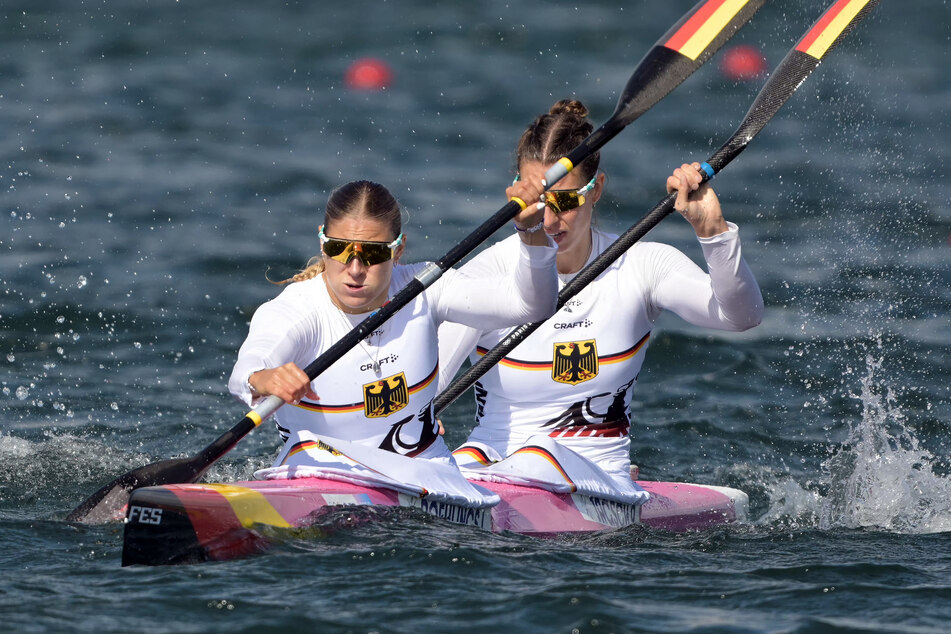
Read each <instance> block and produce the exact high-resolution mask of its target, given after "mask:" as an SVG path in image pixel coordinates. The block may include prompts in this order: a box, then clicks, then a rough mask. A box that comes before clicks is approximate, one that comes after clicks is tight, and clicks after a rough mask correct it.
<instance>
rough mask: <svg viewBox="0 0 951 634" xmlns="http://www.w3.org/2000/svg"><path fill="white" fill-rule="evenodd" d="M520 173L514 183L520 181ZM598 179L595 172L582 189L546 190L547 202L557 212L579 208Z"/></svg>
mask: <svg viewBox="0 0 951 634" xmlns="http://www.w3.org/2000/svg"><path fill="white" fill-rule="evenodd" d="M518 178H519V176H518V174H516V175H515V180H514V181H512V183H513V184H514V183H516V182H518ZM597 179H598V175H597V174H595V175H594V176H592V177H591V180H590V181H588V184H587V185H585V186H584V187H582V188H581V189H577V190H575V189H550V190H548V191H547V192H545V204H546V205H548V206H549V207H550V208H551V210H552V211H553V212H555V213H556V214H561V213H564V212H566V211H571V210H572V209H577V208H578V207H580V206H581V205H583V204H584V195H585V194H587V193H588V192H589V191H591V189H592V188H593V187H594V183H595V181H596V180H597Z"/></svg>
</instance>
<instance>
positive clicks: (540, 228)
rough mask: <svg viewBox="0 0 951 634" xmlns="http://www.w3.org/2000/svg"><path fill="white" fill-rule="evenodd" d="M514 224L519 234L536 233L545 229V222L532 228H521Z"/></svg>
mask: <svg viewBox="0 0 951 634" xmlns="http://www.w3.org/2000/svg"><path fill="white" fill-rule="evenodd" d="M512 224H513V226H514V227H515V230H516V231H518V232H519V233H535V232H537V231H541V230H542V229H544V228H545V221H544V220H542V221H541V222H539V223H538V224H537V225H532V226H531V227H519V226H518V223H517V222H514V223H512Z"/></svg>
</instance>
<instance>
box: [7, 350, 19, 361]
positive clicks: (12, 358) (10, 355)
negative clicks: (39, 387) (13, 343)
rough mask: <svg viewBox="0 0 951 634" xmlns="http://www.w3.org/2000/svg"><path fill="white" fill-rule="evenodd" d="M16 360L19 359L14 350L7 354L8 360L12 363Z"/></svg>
mask: <svg viewBox="0 0 951 634" xmlns="http://www.w3.org/2000/svg"><path fill="white" fill-rule="evenodd" d="M16 360H17V358H16V357H15V356H14V355H13V353H12V352H11V353H10V354H8V355H7V361H9V362H10V363H13V362H14V361H16Z"/></svg>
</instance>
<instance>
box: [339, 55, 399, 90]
mask: <svg viewBox="0 0 951 634" xmlns="http://www.w3.org/2000/svg"><path fill="white" fill-rule="evenodd" d="M344 79H345V81H346V82H347V86H348V87H349V88H353V89H354V90H383V89H384V88H388V87H389V85H390V82H392V81H393V72H392V71H391V70H390V67H389V66H387V65H386V62H384V61H382V60H379V59H374V58H372V57H364V58H363V59H358V60H356V61H355V62H353V63H352V64H350V67H349V68H348V69H347V74H346V76H345V78H344Z"/></svg>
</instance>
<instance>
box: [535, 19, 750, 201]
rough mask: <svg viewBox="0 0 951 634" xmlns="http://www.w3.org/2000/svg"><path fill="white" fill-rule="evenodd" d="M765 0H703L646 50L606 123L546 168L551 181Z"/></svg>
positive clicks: (686, 73)
mask: <svg viewBox="0 0 951 634" xmlns="http://www.w3.org/2000/svg"><path fill="white" fill-rule="evenodd" d="M765 2H766V0H702V1H701V2H700V3H698V4H697V5H696V6H695V7H694V8H693V9H691V10H690V12H688V13H687V14H686V15H685V16H684V17H683V18H681V19H680V21H679V22H677V24H675V25H674V26H673V27H672V28H671V29H670V30H669V31H667V33H665V34H664V36H663V37H662V38H660V39H659V40H658V41H657V43H656V44H654V46H653V47H652V48H651V49H650V50H649V51H648V52H647V55H645V56H644V59H642V60H641V61H640V63H638V65H637V68H635V69H634V73H633V74H632V75H631V78H630V79H628V81H627V85H626V86H624V90H623V91H622V92H621V97H620V98H619V99H618V103H617V107H616V108H615V109H614V114H612V115H611V118H610V119H608V120H607V121H606V122H605V123H604V125H602V126H601V127H600V128H598V129H597V130H595V131H594V132H592V133H591V134H590V135H589V136H588V138H587V139H585V140H584V141H582V142H581V144H579V145H578V147H576V148H575V149H573V150H572V151H571V152H569V153H568V154H567V155H566V156H565V157H564V158H562V159H561V160H560V161H558V163H556V164H555V165H553V166H552V167H550V168H549V169H548V171H547V172H545V180H546V181H547V182H548V183H551V184H554V183H557V182H558V181H559V180H561V179H562V178H563V177H564V176H565V175H566V174H568V172H570V171H571V170H573V169H574V168H575V166H577V165H580V164H581V162H582V161H583V160H585V159H586V158H588V157H589V156H591V155H592V154H594V153H595V152H597V151H598V150H599V149H600V148H601V147H602V146H603V145H604V144H605V143H607V142H608V141H610V140H611V139H613V138H614V137H615V136H617V135H618V133H620V132H621V130H623V129H624V128H625V127H626V126H627V125H628V124H629V123H631V122H632V121H634V120H635V119H637V118H638V117H639V116H641V115H642V114H644V113H645V112H647V110H649V109H650V108H651V107H653V106H654V105H655V104H656V103H657V102H658V101H660V100H661V99H663V98H664V97H666V96H667V95H668V94H670V92H671V91H672V90H673V89H674V88H676V87H677V86H679V85H680V84H681V83H683V81H684V80H685V79H687V77H690V75H692V74H693V72H694V71H695V70H697V69H698V68H700V67H701V66H703V64H704V63H705V62H706V61H707V60H708V59H710V58H711V57H712V56H713V54H714V53H716V52H717V50H718V49H719V48H720V47H721V46H723V44H724V43H726V42H727V41H728V40H729V39H730V38H731V37H733V36H734V35H735V34H736V32H737V31H738V30H739V29H740V27H742V26H743V25H744V24H746V23H747V22H748V21H749V20H750V18H752V17H753V14H755V13H756V12H757V11H759V9H760V7H762V6H763V4H765Z"/></svg>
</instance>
